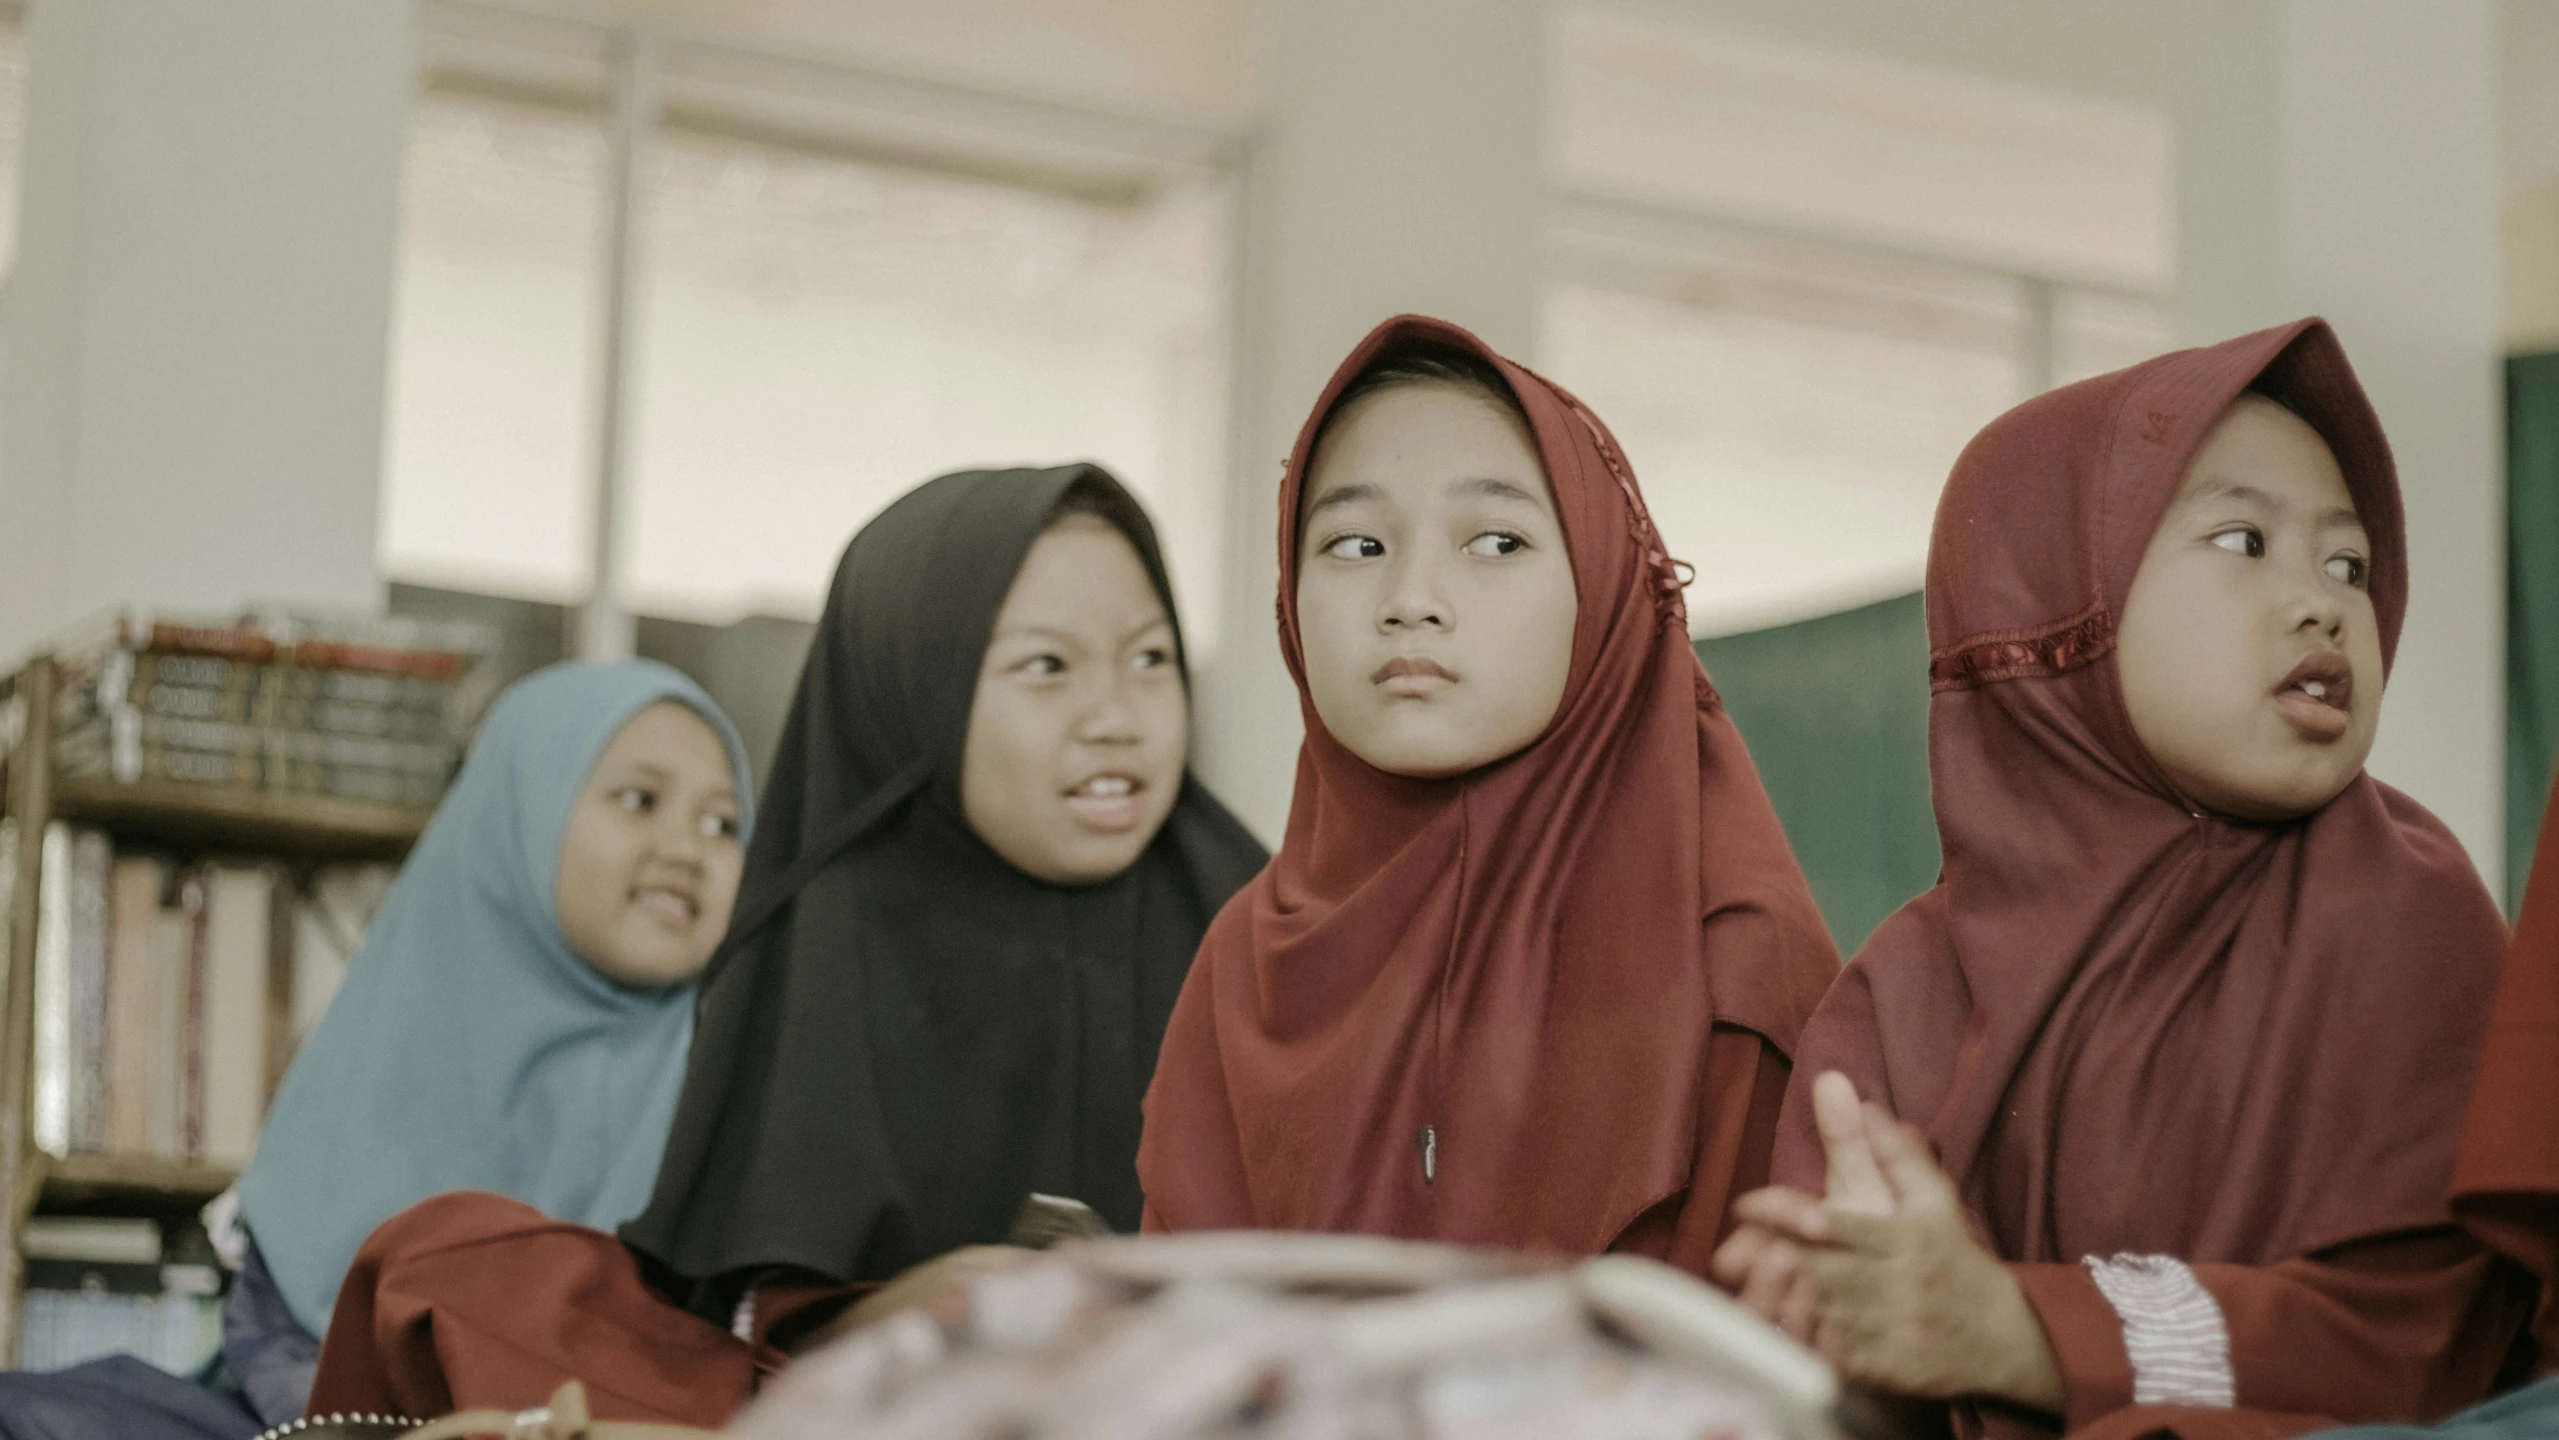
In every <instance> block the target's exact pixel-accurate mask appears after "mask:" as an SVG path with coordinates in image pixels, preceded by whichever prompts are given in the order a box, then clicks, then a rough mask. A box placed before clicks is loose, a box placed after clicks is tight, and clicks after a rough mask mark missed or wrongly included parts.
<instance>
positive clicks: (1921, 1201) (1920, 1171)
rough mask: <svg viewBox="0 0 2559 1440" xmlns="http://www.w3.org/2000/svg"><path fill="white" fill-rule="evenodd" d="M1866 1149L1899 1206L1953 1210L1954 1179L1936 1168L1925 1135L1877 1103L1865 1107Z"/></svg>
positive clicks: (1935, 1158) (1931, 1209)
mask: <svg viewBox="0 0 2559 1440" xmlns="http://www.w3.org/2000/svg"><path fill="white" fill-rule="evenodd" d="M1864 1120H1865V1128H1866V1136H1867V1144H1868V1148H1869V1149H1870V1150H1871V1151H1872V1153H1873V1154H1874V1157H1875V1161H1876V1164H1877V1166H1878V1167H1879V1168H1880V1169H1881V1171H1882V1173H1883V1176H1884V1181H1885V1183H1886V1184H1888V1185H1890V1186H1891V1187H1892V1192H1893V1199H1894V1202H1895V1205H1896V1207H1897V1208H1900V1209H1905V1210H1909V1209H1924V1210H1930V1211H1952V1210H1953V1209H1955V1208H1956V1199H1955V1186H1954V1182H1953V1181H1950V1180H1948V1179H1947V1178H1946V1172H1945V1171H1943V1170H1941V1169H1939V1168H1937V1157H1936V1155H1935V1154H1933V1153H1932V1152H1931V1151H1930V1150H1929V1148H1928V1140H1927V1137H1925V1136H1923V1135H1921V1134H1920V1133H1919V1131H1918V1130H1917V1129H1915V1128H1913V1127H1912V1126H1909V1125H1905V1124H1903V1123H1902V1122H1901V1121H1899V1120H1896V1119H1894V1118H1893V1117H1892V1116H1891V1115H1890V1114H1889V1113H1887V1112H1886V1111H1885V1110H1884V1108H1883V1107H1882V1106H1880V1105H1869V1106H1867V1107H1865V1115H1864Z"/></svg>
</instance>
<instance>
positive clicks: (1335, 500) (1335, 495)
mask: <svg viewBox="0 0 2559 1440" xmlns="http://www.w3.org/2000/svg"><path fill="white" fill-rule="evenodd" d="M1385 498H1386V492H1385V491H1383V490H1380V489H1378V488H1377V487H1376V486H1374V485H1370V484H1367V483H1365V482H1363V483H1360V484H1357V485H1336V486H1333V487H1332V488H1331V489H1329V490H1326V491H1325V492H1324V493H1322V494H1321V495H1318V496H1316V497H1315V499H1314V501H1313V503H1311V504H1309V505H1308V506H1307V507H1306V518H1307V519H1309V520H1312V519H1314V518H1315V517H1316V516H1317V515H1319V514H1321V513H1322V512H1324V511H1326V510H1329V509H1331V508H1332V507H1334V506H1336V505H1356V504H1358V503H1360V502H1361V501H1363V500H1383V499H1385Z"/></svg>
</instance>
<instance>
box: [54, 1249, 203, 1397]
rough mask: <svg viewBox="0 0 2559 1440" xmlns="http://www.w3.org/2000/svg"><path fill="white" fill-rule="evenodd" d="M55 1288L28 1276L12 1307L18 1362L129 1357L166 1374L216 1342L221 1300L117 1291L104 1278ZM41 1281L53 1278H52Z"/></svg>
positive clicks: (195, 1360) (184, 1371)
mask: <svg viewBox="0 0 2559 1440" xmlns="http://www.w3.org/2000/svg"><path fill="white" fill-rule="evenodd" d="M89 1274H90V1277H91V1278H96V1279H98V1280H99V1281H100V1283H99V1284H97V1285H96V1286H94V1287H91V1286H87V1285H83V1286H81V1287H80V1288H76V1289H56V1288H51V1287H50V1286H49V1285H39V1284H37V1283H35V1280H36V1277H35V1276H34V1275H32V1274H31V1275H30V1276H29V1277H28V1278H29V1283H28V1286H27V1293H26V1298H25V1300H24V1301H23V1302H22V1303H21V1304H20V1306H19V1310H18V1367H19V1368H20V1369H23V1370H67V1369H69V1368H70V1367H72V1366H74V1365H85V1364H87V1363H88V1362H90V1361H92V1360H104V1359H106V1358H107V1357H108V1356H110V1355H136V1356H140V1357H141V1358H142V1359H144V1360H147V1361H149V1362H150V1363H151V1364H153V1365H156V1366H158V1367H159V1368H161V1369H163V1370H166V1371H168V1372H169V1373H171V1374H173V1375H188V1374H192V1373H194V1372H195V1371H197V1370H199V1369H201V1368H202V1367H203V1365H204V1363H205V1361H207V1360H209V1359H211V1358H213V1352H214V1351H215V1350H217V1349H219V1348H221V1345H222V1301H221V1299H220V1298H219V1297H218V1296H212V1295H191V1294H186V1293H183V1292H175V1291H170V1290H166V1289H162V1290H158V1291H156V1292H154V1293H148V1294H129V1293H119V1292H117V1291H115V1290H113V1289H111V1288H109V1287H108V1285H107V1284H106V1283H104V1277H103V1276H98V1275H96V1274H95V1272H89ZM45 1278H46V1279H47V1280H49V1281H52V1282H53V1283H55V1284H58V1283H60V1282H59V1279H58V1278H57V1277H52V1276H47V1277H45Z"/></svg>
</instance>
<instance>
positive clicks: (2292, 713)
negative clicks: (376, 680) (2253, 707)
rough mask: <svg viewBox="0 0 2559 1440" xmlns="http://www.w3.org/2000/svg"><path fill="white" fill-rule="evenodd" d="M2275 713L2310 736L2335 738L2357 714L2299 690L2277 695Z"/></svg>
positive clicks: (2306, 735)
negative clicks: (2354, 714)
mask: <svg viewBox="0 0 2559 1440" xmlns="http://www.w3.org/2000/svg"><path fill="white" fill-rule="evenodd" d="M2275 713H2276V714H2278V715H2281V716H2283V717H2284V720H2285V722H2286V723H2288V724H2290V725H2291V726H2292V728H2294V729H2295V730H2298V731H2300V732H2301V733H2302V735H2303V737H2304V738H2306V739H2311V740H2334V739H2337V738H2338V737H2340V736H2342V735H2344V734H2345V733H2346V730H2347V727H2349V726H2351V725H2352V724H2353V723H2354V718H2355V717H2354V716H2353V714H2351V713H2350V712H2348V711H2345V710H2341V709H2339V708H2337V707H2336V706H2334V705H2332V704H2330V703H2328V702H2327V701H2325V700H2319V699H2313V698H2312V697H2311V696H2309V695H2307V694H2305V693H2303V692H2302V691H2300V690H2286V691H2284V692H2283V693H2282V694H2280V695H2277V696H2276V697H2275Z"/></svg>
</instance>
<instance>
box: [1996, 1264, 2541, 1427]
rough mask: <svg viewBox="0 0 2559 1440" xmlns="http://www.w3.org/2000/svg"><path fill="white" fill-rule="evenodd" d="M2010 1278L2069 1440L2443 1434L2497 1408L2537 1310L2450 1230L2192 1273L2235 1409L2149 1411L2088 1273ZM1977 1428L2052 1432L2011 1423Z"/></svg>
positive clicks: (2111, 1312)
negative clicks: (2418, 1429)
mask: <svg viewBox="0 0 2559 1440" xmlns="http://www.w3.org/2000/svg"><path fill="white" fill-rule="evenodd" d="M2010 1270H2011V1272H2012V1273H2013V1274H2015V1275H2016V1276H2017V1279H2018V1283H2019V1284H2020V1286H2021V1287H2022V1288H2023V1289H2024V1290H2025V1292H2026V1298H2027V1300H2028V1302H2029V1303H2031V1304H2032V1305H2033V1306H2034V1307H2035V1313H2036V1316H2037V1318H2038V1319H2040V1320H2041V1321H2042V1322H2043V1325H2044V1332H2045V1336H2046V1338H2047V1339H2049V1340H2050V1341H2051V1343H2052V1347H2053V1353H2054V1356H2055V1358H2056V1359H2057V1360H2058V1361H2059V1363H2060V1369H2061V1372H2062V1386H2063V1393H2064V1395H2065V1396H2066V1397H2067V1404H2068V1409H2067V1412H2066V1414H2065V1415H2064V1417H2063V1420H2064V1427H2063V1430H2064V1433H2067V1434H2070V1435H2072V1436H2086V1437H2089V1440H2116V1437H2123V1440H2129V1437H2133V1436H2150V1435H2168V1436H2177V1437H2183V1440H2241V1437H2259V1436H2282V1435H2297V1434H2306V1433H2309V1432H2311V1431H2314V1430H2319V1429H2323V1428H2327V1427H2329V1426H2332V1425H2336V1424H2351V1423H2363V1422H2369V1421H2431V1420H2436V1419H2440V1418H2442V1417H2443V1416H2445V1415H2447V1414H2450V1413H2452V1412H2453V1411H2456V1410H2459V1409H2461V1408H2463V1407H2465V1406H2467V1405H2470V1404H2473V1403H2475V1402H2477V1401H2478V1400H2479V1399H2480V1398H2481V1397H2483V1396H2484V1395H2485V1394H2486V1393H2487V1390H2488V1386H2489V1384H2490V1382H2491V1381H2492V1380H2493V1379H2494V1377H2495V1376H2496V1374H2497V1371H2498V1368H2499V1366H2500V1364H2501V1363H2502V1362H2503V1361H2504V1359H2505V1358H2506V1351H2507V1347H2508V1344H2509V1339H2510V1337H2511V1336H2512V1335H2513V1334H2514V1333H2515V1331H2516V1328H2517V1327H2518V1325H2519V1324H2520V1321H2521V1317H2522V1316H2523V1315H2524V1314H2525V1313H2526V1312H2527V1311H2528V1310H2529V1308H2530V1306H2531V1303H2532V1297H2531V1293H2530V1287H2529V1286H2527V1285H2524V1284H2522V1283H2521V1281H2520V1278H2519V1276H2518V1275H2517V1273H2516V1272H2515V1271H2513V1270H2512V1269H2511V1268H2510V1267H2509V1266H2507V1265H2506V1264H2504V1263H2503V1262H2501V1261H2500V1260H2498V1259H2497V1258H2496V1257H2495V1256H2494V1255H2493V1254H2492V1253H2491V1252H2489V1251H2488V1250H2487V1249H2486V1248H2485V1247H2484V1246H2482V1245H2480V1244H2479V1243H2478V1242H2477V1241H2475V1240H2473V1239H2471V1238H2470V1237H2469V1236H2467V1235H2465V1234H2463V1233H2462V1232H2460V1231H2458V1230H2455V1229H2452V1228H2450V1227H2446V1228H2443V1229H2440V1230H2430V1231H2425V1232H2420V1233H2417V1234H2411V1235H2400V1236H2392V1237H2386V1238H2382V1239H2377V1240H2370V1241H2363V1242H2359V1243H2356V1244H2353V1245H2347V1246H2340V1247H2337V1248H2335V1249H2332V1250H2328V1251H2325V1252H2322V1253H2321V1254H2320V1255H2318V1256H2316V1257H2304V1258H2301V1259H2296V1260H2287V1261H2284V1262H2282V1263H2281V1264H2277V1265H2271V1266H2249V1265H2197V1266H2194V1267H2193V1274H2194V1277H2195V1279H2196V1280H2197V1281H2198V1282H2199V1283H2200V1284H2201V1286H2202V1288H2203V1289H2204V1291H2205V1292H2206V1293H2208V1294H2209V1295H2210V1296H2211V1298H2212V1301H2213V1303H2214V1305H2215V1306H2216V1307H2217V1308H2218V1310H2219V1312H2220V1319H2221V1324H2222V1328H2223V1330H2224V1332H2225V1336H2224V1341H2223V1343H2224V1344H2225V1345H2226V1347H2227V1349H2226V1353H2227V1357H2228V1367H2229V1376H2230V1380H2231V1384H2232V1398H2233V1400H2234V1401H2235V1404H2233V1405H2231V1406H2229V1407H2227V1408H2213V1407H2198V1406H2193V1405H2167V1404H2139V1403H2136V1401H2137V1400H2145V1399H2152V1398H2156V1397H2155V1395H2154V1394H2148V1393H2145V1391H2148V1390H2149V1388H2150V1387H2148V1386H2146V1385H2144V1384H2143V1379H2144V1377H2143V1376H2142V1375H2141V1373H2140V1371H2139V1369H2138V1367H2137V1366H2136V1365H2135V1363H2134V1360H2133V1357H2132V1353H2131V1347H2129V1346H2128V1345H2127V1342H2126V1337H2125V1323H2124V1317H2123V1316H2122V1315H2120V1314H2119V1313H2117V1311H2116V1310H2115V1308H2114V1306H2113V1305H2112V1304H2111V1303H2110V1302H2109V1301H2108V1300H2107V1298H2106V1296H2105V1294H2104V1292H2103V1291H2101V1290H2100V1289H2099V1287H2098V1284H2097V1282H2096V1279H2095V1277H2094V1275H2093V1274H2092V1273H2091V1271H2090V1270H2089V1269H2088V1267H2086V1266H2084V1265H2060V1264H2039V1265H2012V1266H2011V1267H2010ZM2155 1378H2156V1377H2154V1379H2155ZM2179 1398H2186V1397H2179ZM1983 1428H1984V1429H1985V1430H1986V1431H1987V1432H1989V1433H1994V1434H2016V1435H2022V1434H2029V1433H2035V1432H2036V1431H2038V1430H2041V1431H2042V1433H2046V1434H2049V1433H2052V1432H2051V1431H2050V1430H2048V1429H2044V1428H2043V1427H2040V1426H2035V1425H2031V1424H2028V1425H2020V1424H2017V1423H2013V1422H2012V1423H1993V1424H1989V1425H1986V1426H1984V1427H1983Z"/></svg>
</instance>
